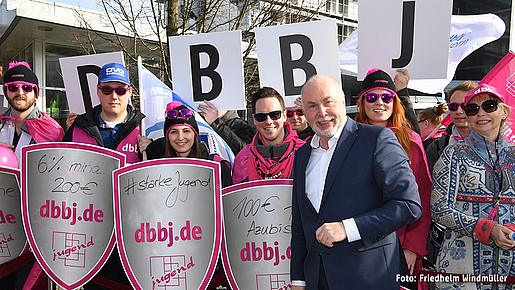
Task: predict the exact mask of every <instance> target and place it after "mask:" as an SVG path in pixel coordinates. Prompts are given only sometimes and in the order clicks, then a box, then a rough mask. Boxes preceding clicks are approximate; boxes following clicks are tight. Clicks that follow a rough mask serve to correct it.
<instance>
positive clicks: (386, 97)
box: [364, 93, 395, 104]
mask: <svg viewBox="0 0 515 290" xmlns="http://www.w3.org/2000/svg"><path fill="white" fill-rule="evenodd" d="M364 96H365V100H366V101H367V102H369V103H375V102H376V101H377V100H378V99H379V97H381V100H383V103H385V104H389V103H391V102H392V101H393V99H394V98H395V95H394V94H389V93H384V94H375V93H368V94H365V95H364Z"/></svg>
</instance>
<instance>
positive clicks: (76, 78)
mask: <svg viewBox="0 0 515 290" xmlns="http://www.w3.org/2000/svg"><path fill="white" fill-rule="evenodd" d="M111 62H117V63H120V64H123V65H125V62H124V60H123V54H122V52H121V51H118V52H110V53H101V54H91V55H83V56H73V57H64V58H60V59H59V64H60V65H61V71H62V73H63V80H64V87H65V88H66V99H67V100H68V106H69V108H70V112H72V113H77V114H82V113H85V112H86V110H88V109H90V108H93V107H94V106H96V105H98V104H100V99H99V98H98V96H97V83H98V74H99V73H100V69H101V68H102V66H103V65H104V64H107V63H111Z"/></svg>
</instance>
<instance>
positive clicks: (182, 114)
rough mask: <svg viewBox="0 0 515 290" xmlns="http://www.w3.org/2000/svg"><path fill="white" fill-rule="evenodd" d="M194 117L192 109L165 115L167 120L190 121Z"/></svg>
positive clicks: (169, 111)
mask: <svg viewBox="0 0 515 290" xmlns="http://www.w3.org/2000/svg"><path fill="white" fill-rule="evenodd" d="M192 116H193V111H192V110H190V109H182V110H175V109H173V110H168V111H166V113H165V118H167V119H177V118H182V119H189V118H191V117H192Z"/></svg>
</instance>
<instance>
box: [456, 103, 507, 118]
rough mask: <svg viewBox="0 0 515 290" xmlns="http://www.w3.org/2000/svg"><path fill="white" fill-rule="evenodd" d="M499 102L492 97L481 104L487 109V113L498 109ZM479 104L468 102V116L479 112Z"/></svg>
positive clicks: (466, 109)
mask: <svg viewBox="0 0 515 290" xmlns="http://www.w3.org/2000/svg"><path fill="white" fill-rule="evenodd" d="M498 105H499V104H498V103H497V100H496V99H490V100H486V101H484V102H483V103H482V104H481V109H483V111H485V112H486V113H492V112H495V111H497V108H498ZM479 107H480V106H479V105H478V104H468V105H466V106H465V108H464V109H465V114H467V116H475V115H477V113H478V112H479Z"/></svg>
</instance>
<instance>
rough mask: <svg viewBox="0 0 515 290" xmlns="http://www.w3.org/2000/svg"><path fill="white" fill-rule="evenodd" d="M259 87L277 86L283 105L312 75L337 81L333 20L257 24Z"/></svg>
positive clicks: (337, 62) (289, 103) (336, 40)
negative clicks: (259, 26) (273, 24)
mask: <svg viewBox="0 0 515 290" xmlns="http://www.w3.org/2000/svg"><path fill="white" fill-rule="evenodd" d="M256 43H257V56H258V63H259V80H260V86H261V87H272V88H274V89H276V90H277V91H278V92H279V93H280V94H281V95H282V96H283V98H284V99H285V102H286V106H293V105H294V104H293V102H294V101H295V99H296V98H297V97H299V96H300V90H301V89H302V86H303V85H304V84H305V83H306V81H307V79H309V78H310V77H311V76H312V75H315V74H323V75H328V76H331V77H333V78H335V79H336V80H337V81H338V82H339V83H340V81H341V80H340V79H341V77H340V66H339V60H338V39H337V33H336V22H335V21H334V20H332V19H328V20H321V21H313V22H305V23H295V24H287V25H280V26H270V27H262V28H256Z"/></svg>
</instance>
